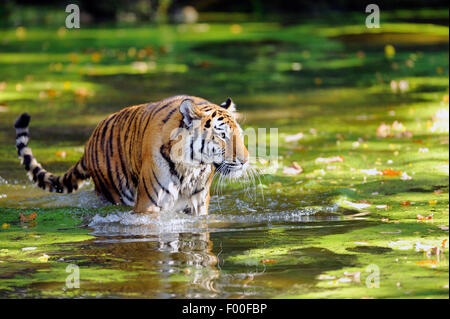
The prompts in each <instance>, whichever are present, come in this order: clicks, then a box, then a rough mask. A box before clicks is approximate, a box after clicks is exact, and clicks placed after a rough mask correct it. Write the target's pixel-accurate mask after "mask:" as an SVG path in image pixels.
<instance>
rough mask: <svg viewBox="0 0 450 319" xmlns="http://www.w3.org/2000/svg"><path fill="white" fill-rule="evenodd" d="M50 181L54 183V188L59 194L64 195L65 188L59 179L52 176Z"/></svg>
mask: <svg viewBox="0 0 450 319" xmlns="http://www.w3.org/2000/svg"><path fill="white" fill-rule="evenodd" d="M50 180H51V182H52V187H53V188H55V189H56V192H57V193H62V192H63V191H64V188H63V187H62V185H61V182H60V181H59V178H58V177H56V176H54V175H52V176H50Z"/></svg>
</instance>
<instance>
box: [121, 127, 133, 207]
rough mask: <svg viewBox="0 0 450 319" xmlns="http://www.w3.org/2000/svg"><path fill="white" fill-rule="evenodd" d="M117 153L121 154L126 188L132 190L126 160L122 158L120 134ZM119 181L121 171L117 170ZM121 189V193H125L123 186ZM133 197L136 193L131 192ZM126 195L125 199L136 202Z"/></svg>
mask: <svg viewBox="0 0 450 319" xmlns="http://www.w3.org/2000/svg"><path fill="white" fill-rule="evenodd" d="M117 153H118V154H119V161H120V166H121V168H122V173H123V174H124V176H123V177H124V178H125V187H126V188H127V189H128V190H130V183H129V182H128V171H129V170H128V169H127V168H126V166H125V161H124V159H123V158H122V145H121V141H120V134H119V141H118V143H117ZM117 179H118V180H119V181H120V176H119V170H117ZM120 187H121V191H122V192H123V190H122V185H120ZM130 192H131V193H132V194H133V195H134V192H132V191H130ZM123 194H124V195H125V197H126V198H127V199H128V200H129V201H131V202H133V201H134V198H130V197H129V196H127V195H126V194H125V193H123Z"/></svg>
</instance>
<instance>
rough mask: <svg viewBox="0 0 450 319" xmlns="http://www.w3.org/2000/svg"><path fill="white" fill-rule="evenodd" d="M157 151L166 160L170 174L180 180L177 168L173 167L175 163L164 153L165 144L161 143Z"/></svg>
mask: <svg viewBox="0 0 450 319" xmlns="http://www.w3.org/2000/svg"><path fill="white" fill-rule="evenodd" d="M159 152H160V153H161V156H162V157H163V158H164V159H165V160H166V162H167V164H168V165H169V170H170V174H172V175H173V176H175V177H176V178H178V179H179V180H180V182H182V178H180V176H179V175H178V172H177V170H176V169H175V163H174V162H172V160H171V159H170V157H169V156H168V155H167V154H166V153H165V145H161V148H160V149H159Z"/></svg>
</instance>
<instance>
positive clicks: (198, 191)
mask: <svg viewBox="0 0 450 319" xmlns="http://www.w3.org/2000/svg"><path fill="white" fill-rule="evenodd" d="M204 189H205V188H202V189H198V190H196V191H195V192H193V193H192V196H193V195H196V194H198V193H200V192H202V191H203V190H204Z"/></svg>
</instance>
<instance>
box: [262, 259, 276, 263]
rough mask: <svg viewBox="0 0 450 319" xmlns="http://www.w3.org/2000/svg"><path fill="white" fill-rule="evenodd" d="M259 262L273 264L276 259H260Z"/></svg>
mask: <svg viewBox="0 0 450 319" xmlns="http://www.w3.org/2000/svg"><path fill="white" fill-rule="evenodd" d="M259 262H260V263H261V264H274V263H276V262H277V261H276V260H275V259H261V260H260V261H259Z"/></svg>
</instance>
